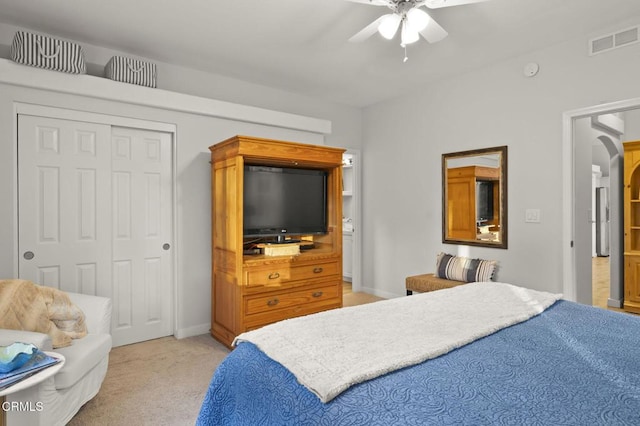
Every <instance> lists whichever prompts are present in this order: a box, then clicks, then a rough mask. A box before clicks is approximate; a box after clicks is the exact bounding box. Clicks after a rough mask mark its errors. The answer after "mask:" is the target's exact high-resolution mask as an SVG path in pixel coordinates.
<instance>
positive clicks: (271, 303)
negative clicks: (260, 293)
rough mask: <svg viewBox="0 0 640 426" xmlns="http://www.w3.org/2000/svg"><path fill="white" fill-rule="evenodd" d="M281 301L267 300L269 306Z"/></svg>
mask: <svg viewBox="0 0 640 426" xmlns="http://www.w3.org/2000/svg"><path fill="white" fill-rule="evenodd" d="M278 303H280V301H279V300H278V299H271V300H268V301H267V306H276V305H277V304H278Z"/></svg>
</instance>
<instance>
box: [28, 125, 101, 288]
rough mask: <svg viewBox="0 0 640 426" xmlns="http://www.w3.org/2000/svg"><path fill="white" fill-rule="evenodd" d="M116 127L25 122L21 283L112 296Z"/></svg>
mask: <svg viewBox="0 0 640 426" xmlns="http://www.w3.org/2000/svg"><path fill="white" fill-rule="evenodd" d="M110 134H111V129H110V126H107V125H102V124H94V123H82V122H77V121H68V120H58V119H49V118H43V117H33V116H26V115H20V116H19V117H18V140H19V142H18V162H19V164H18V182H19V183H18V185H19V190H18V194H19V195H18V208H19V217H18V219H19V220H18V228H19V229H18V233H19V241H18V248H19V250H20V252H19V253H20V262H19V276H20V278H23V279H28V280H31V281H34V282H36V283H38V284H41V285H46V286H50V287H56V288H59V289H61V290H65V291H72V292H77V293H85V294H94V295H109V294H110V283H111V272H110V259H111V252H110V246H111V245H110V239H111V213H110V203H109V198H108V197H103V196H102V194H105V193H108V191H109V188H110V173H109V170H110V163H111V156H110V153H109V151H110V147H109V140H110Z"/></svg>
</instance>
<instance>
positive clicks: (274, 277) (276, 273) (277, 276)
mask: <svg viewBox="0 0 640 426" xmlns="http://www.w3.org/2000/svg"><path fill="white" fill-rule="evenodd" d="M276 278H280V273H279V272H272V273H270V274H269V279H270V280H275V279H276Z"/></svg>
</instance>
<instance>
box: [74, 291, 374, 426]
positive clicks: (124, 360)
mask: <svg viewBox="0 0 640 426" xmlns="http://www.w3.org/2000/svg"><path fill="white" fill-rule="evenodd" d="M343 300H344V306H354V305H361V304H364V303H370V302H375V301H378V300H382V299H381V298H379V297H376V296H372V295H369V294H366V293H351V292H349V293H346V292H345V294H344V299H343ZM228 353H229V350H228V349H227V348H226V347H225V346H223V345H222V344H221V343H219V342H218V341H216V340H214V339H213V338H212V337H211V336H210V335H209V334H203V335H200V336H194V337H189V338H186V339H180V340H178V339H176V338H174V337H173V336H171V337H163V338H161V339H155V340H149V341H147V342H141V343H136V344H133V345H127V346H120V347H117V348H114V349H112V351H111V354H110V355H109V369H108V371H107V376H106V377H105V380H104V382H103V383H102V387H101V389H100V392H98V395H96V396H95V398H93V399H92V400H91V401H89V402H88V403H86V404H85V405H84V406H83V407H82V408H81V409H80V411H79V412H78V414H76V416H75V417H74V418H73V419H72V420H71V422H70V423H69V425H70V426H92V425H99V426H102V425H109V426H120V425H123V426H124V425H126V426H129V425H135V426H142V425H154V426H161V425H168V426H174V425H175V426H179V425H193V424H194V423H195V420H196V418H197V417H198V412H199V411H200V405H201V403H202V400H203V398H204V395H205V393H206V391H207V387H208V386H209V382H210V381H211V377H212V375H213V372H214V371H215V369H216V367H217V366H218V364H219V363H220V362H221V361H222V360H223V359H224V357H225V356H227V354H228Z"/></svg>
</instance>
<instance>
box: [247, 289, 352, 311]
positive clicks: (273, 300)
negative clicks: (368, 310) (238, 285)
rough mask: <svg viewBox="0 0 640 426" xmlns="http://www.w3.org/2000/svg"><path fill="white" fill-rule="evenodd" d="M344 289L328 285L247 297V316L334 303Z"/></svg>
mask: <svg viewBox="0 0 640 426" xmlns="http://www.w3.org/2000/svg"><path fill="white" fill-rule="evenodd" d="M341 291H342V287H341V286H339V285H338V284H335V283H333V284H328V283H327V284H326V285H324V286H313V287H311V288H301V289H300V290H297V291H289V292H276V293H270V294H261V295H256V296H247V297H245V311H244V312H245V315H253V314H258V313H261V312H269V311H276V310H281V309H286V308H291V307H294V306H302V305H307V304H320V305H322V304H324V302H325V301H326V300H327V299H333V300H334V301H335V300H337V299H338V298H339V297H340V292H341Z"/></svg>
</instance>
